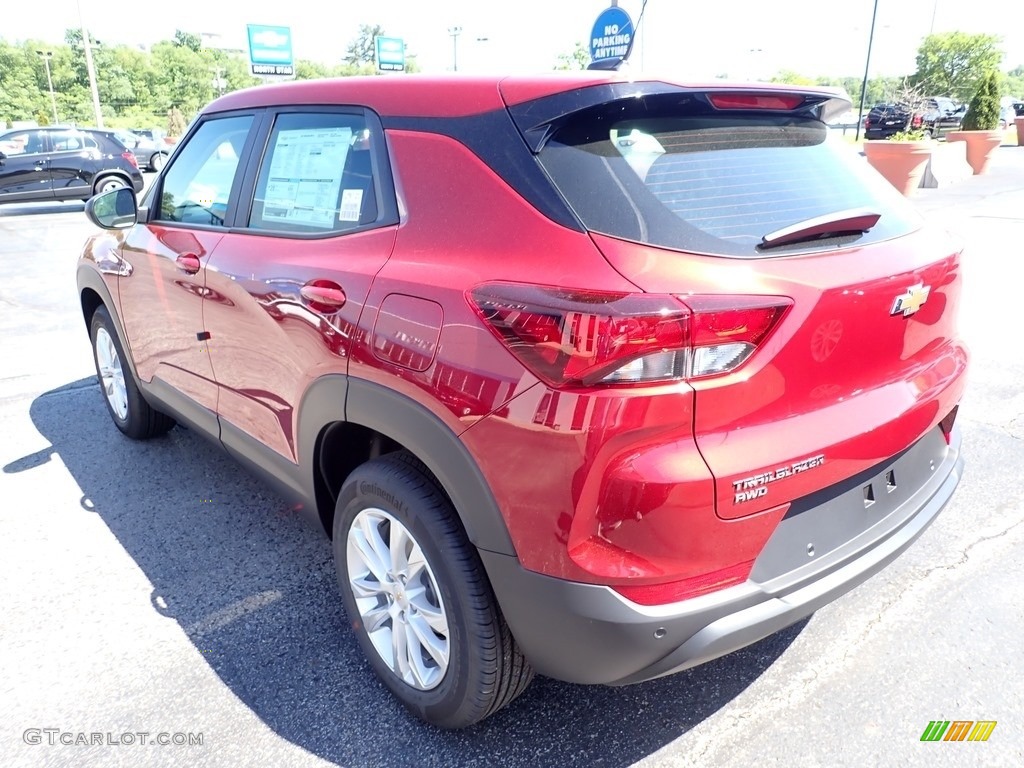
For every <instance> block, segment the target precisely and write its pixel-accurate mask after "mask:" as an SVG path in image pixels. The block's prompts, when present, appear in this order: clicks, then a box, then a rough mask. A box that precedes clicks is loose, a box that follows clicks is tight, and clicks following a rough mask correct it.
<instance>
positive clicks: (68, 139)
mask: <svg viewBox="0 0 1024 768" xmlns="http://www.w3.org/2000/svg"><path fill="white" fill-rule="evenodd" d="M50 145H51V151H50V155H49V163H50V166H49V167H50V177H51V179H52V183H53V194H54V197H57V198H60V199H65V198H72V199H78V198H83V197H89V196H90V194H91V192H92V182H93V176H94V174H95V172H96V171H97V170H98V169H99V167H100V165H101V162H102V158H103V153H102V151H101V150H100V147H99V145H98V144H97V142H96V139H95V138H94V137H92V136H90V135H89V134H87V133H85V132H83V131H75V130H66V131H51V132H50Z"/></svg>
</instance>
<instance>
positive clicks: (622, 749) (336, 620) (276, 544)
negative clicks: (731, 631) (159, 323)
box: [3, 379, 805, 767]
mask: <svg viewBox="0 0 1024 768" xmlns="http://www.w3.org/2000/svg"><path fill="white" fill-rule="evenodd" d="M31 416H32V420H33V422H34V424H35V426H36V428H37V429H38V430H39V432H40V433H41V434H42V435H44V436H45V437H46V438H47V439H48V440H49V441H50V443H51V444H52V449H46V450H43V451H37V452H35V453H33V454H31V455H28V456H24V457H22V458H20V459H17V460H16V461H13V462H11V463H10V464H8V465H6V466H5V467H3V471H4V472H6V473H15V472H29V471H32V470H33V469H34V468H36V467H38V466H40V465H41V464H43V463H45V462H47V461H49V460H50V458H51V456H52V455H53V454H57V455H59V457H60V459H61V460H62V461H63V462H64V464H65V466H66V467H67V468H68V470H69V471H70V472H71V474H72V476H73V478H74V479H75V481H76V482H77V483H78V485H79V487H80V488H81V489H82V492H83V494H84V496H83V497H82V500H81V505H82V509H83V514H98V515H100V517H102V518H103V521H104V522H105V524H106V525H107V526H108V527H109V529H110V531H111V532H112V533H113V534H114V535H115V536H117V538H118V540H119V542H120V543H121V545H122V546H123V547H124V548H125V550H126V551H127V552H128V554H129V555H130V556H131V557H132V558H133V559H134V561H135V562H136V563H137V564H138V565H139V567H141V568H142V569H143V571H144V572H145V574H146V576H147V577H148V578H149V580H150V581H151V583H152V584H153V585H154V591H153V594H152V596H151V604H152V606H153V609H154V611H156V612H158V613H159V614H161V615H163V616H166V617H168V618H169V619H173V620H174V621H176V622H177V623H178V624H179V625H180V626H181V628H182V629H183V630H184V631H185V633H186V634H187V635H188V637H189V638H190V640H191V641H192V642H193V643H194V644H195V646H196V648H197V649H198V650H199V651H200V652H202V654H203V658H204V659H205V660H206V661H207V663H208V664H209V665H210V667H211V668H212V669H213V671H214V672H216V674H217V675H218V676H219V677H220V678H221V680H223V682H224V683H225V684H226V685H227V686H228V687H229V688H230V689H231V691H232V692H233V693H234V694H235V695H236V696H237V697H238V698H239V699H240V700H241V701H243V702H244V703H245V705H246V706H248V707H249V708H250V709H251V710H252V711H253V712H254V713H255V714H256V715H257V716H258V717H259V718H261V719H262V720H263V721H264V722H265V723H266V724H267V725H268V726H269V727H270V728H271V729H273V730H274V731H275V732H276V733H277V734H279V735H280V736H282V737H283V738H285V739H288V740H289V741H291V742H293V743H294V744H296V745H298V746H300V747H302V748H303V749H306V750H308V751H309V752H311V753H313V754H315V755H317V756H319V757H321V758H323V759H325V760H329V761H332V762H335V763H338V764H341V765H346V766H355V765H372V766H385V765H402V766H405V765H416V766H432V765H438V766H441V765H445V766H447V765H460V766H474V765H479V766H485V765H486V766H495V765H500V766H504V767H508V766H537V765H565V766H626V765H629V764H631V763H633V762H635V761H637V760H639V759H641V758H643V757H645V756H646V755H649V754H651V753H652V752H654V751H656V750H658V749H659V748H661V747H663V746H665V745H666V744H668V743H669V742H671V741H672V740H674V739H676V738H678V737H679V736H680V735H681V734H683V733H685V732H686V731H688V730H690V729H691V728H693V727H694V726H696V725H697V724H699V723H700V722H701V721H702V720H704V719H705V718H707V717H708V716H710V715H711V714H713V713H714V712H715V711H717V710H718V709H719V708H720V707H722V706H723V705H725V704H726V703H728V702H729V701H730V700H731V699H733V698H734V697H735V696H737V695H738V694H739V693H741V692H742V691H743V690H744V689H745V688H746V687H747V686H748V685H750V684H751V683H752V682H753V681H754V680H756V679H757V678H758V677H759V676H760V675H761V673H762V672H764V671H765V670H766V669H767V668H768V667H769V666H770V665H771V664H772V663H773V662H774V661H775V659H776V658H778V657H779V656H780V655H781V654H782V652H783V651H785V649H786V648H787V647H788V646H789V644H790V643H791V642H792V641H793V640H794V639H795V638H796V637H797V635H798V634H799V633H800V631H801V629H802V627H803V626H804V623H805V622H804V623H801V624H798V625H796V626H794V627H791V628H790V629H788V630H786V631H784V632H781V633H779V634H777V635H774V636H772V637H769V638H767V639H765V640H763V641H762V642H760V643H758V644H756V645H754V646H752V647H750V648H747V649H745V650H743V651H740V652H738V653H735V654H732V655H731V656H728V657H726V658H724V659H720V660H718V661H715V662H711V663H709V664H705V665H704V666H701V667H698V668H696V669H693V670H689V671H687V672H683V673H680V674H678V675H674V676H672V677H668V678H663V679H661V680H655V681H652V682H649V683H644V684H640V685H635V686H631V687H627V688H603V687H584V686H574V685H568V684H565V683H560V682H556V681H554V680H549V679H544V678H538V679H537V680H536V681H535V682H534V683H533V685H532V686H531V687H530V689H529V690H528V691H527V692H526V694H525V695H524V696H523V697H522V698H520V699H519V700H518V701H516V702H515V703H513V704H512V706H511V707H509V708H508V709H506V710H504V711H502V712H500V713H498V714H497V715H495V716H494V717H492V718H491V719H489V720H487V721H486V722H484V723H482V724H481V725H478V726H476V727H474V728H471V729H468V730H465V731H461V732H442V731H438V730H435V729H432V728H430V727H428V726H426V725H424V724H422V723H420V721H418V720H416V719H414V718H413V717H412V716H410V715H407V714H406V712H405V710H403V709H402V708H401V706H400V705H398V704H397V703H396V702H395V701H394V700H393V699H392V698H391V696H390V695H389V694H388V693H387V691H386V690H385V688H384V687H383V686H382V685H381V684H380V683H378V682H377V680H376V678H375V677H374V676H373V673H372V671H371V670H370V669H369V667H368V666H367V665H366V664H365V663H364V662H363V660H362V657H361V655H360V652H359V649H358V647H357V645H356V643H355V639H354V637H352V635H351V633H350V632H349V631H348V630H347V628H346V621H345V616H344V612H343V609H342V604H341V600H340V597H339V596H338V592H337V584H336V582H335V575H334V566H333V564H332V562H331V548H330V545H329V543H328V541H327V539H326V538H325V537H324V536H323V535H322V533H321V532H320V531H317V530H314V529H313V528H312V527H311V526H309V525H307V524H306V523H305V522H303V521H302V520H301V519H299V518H298V517H297V516H296V515H294V514H293V513H291V512H289V510H288V509H287V508H286V507H285V505H284V502H283V501H282V500H280V499H279V498H278V497H276V496H275V495H274V494H273V493H272V492H270V491H269V490H268V489H267V488H266V487H265V486H264V485H263V484H262V483H261V482H260V481H258V480H256V479H254V478H253V477H251V476H249V475H248V474H247V473H246V472H245V471H244V470H242V469H241V468H240V467H238V466H237V465H236V464H235V463H234V462H233V461H232V460H231V459H229V458H228V457H227V456H226V455H224V454H223V453H222V452H221V451H220V450H218V449H217V448H216V447H215V446H213V445H212V444H210V443H208V442H207V441H206V440H204V439H202V438H200V437H199V436H197V435H195V434H192V433H190V432H188V431H186V430H184V429H182V428H180V427H178V428H175V429H174V430H172V431H171V432H170V433H169V434H168V435H167V436H166V437H163V438H160V439H157V440H154V441H151V442H148V443H133V442H131V441H129V440H127V439H125V438H123V437H122V436H121V435H120V433H118V432H117V431H116V430H115V429H114V427H113V425H112V424H111V423H110V421H109V417H108V416H107V413H106V409H105V407H104V405H103V402H102V399H101V395H100V392H99V390H98V387H96V386H95V383H94V380H92V379H83V380H81V381H76V382H73V383H70V384H68V385H66V386H64V387H60V388H58V389H54V390H51V391H49V392H47V393H45V394H43V395H40V396H39V397H37V398H36V399H35V400H34V401H33V403H32V406H31ZM175 693H176V692H175V691H173V690H170V691H168V695H174V694H175ZM199 711H201V710H200V709H197V712H199ZM201 726H202V723H197V724H196V727H201Z"/></svg>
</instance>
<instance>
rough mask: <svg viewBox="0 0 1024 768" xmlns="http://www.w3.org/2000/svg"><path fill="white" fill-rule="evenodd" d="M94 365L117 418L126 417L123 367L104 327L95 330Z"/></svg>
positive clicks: (126, 399)
mask: <svg viewBox="0 0 1024 768" xmlns="http://www.w3.org/2000/svg"><path fill="white" fill-rule="evenodd" d="M96 367H97V368H98V369H99V374H100V384H101V386H102V387H103V394H104V396H105V397H106V398H107V402H108V403H109V404H110V408H111V410H112V411H113V412H114V414H115V415H116V416H117V418H119V419H121V421H124V420H125V419H127V418H128V389H127V387H126V386H125V383H124V368H123V367H122V366H121V357H120V355H118V354H117V347H115V346H114V339H113V338H112V337H111V335H110V334H109V333H108V332H107V329H106V328H102V327H101V328H99V329H98V330H97V331H96Z"/></svg>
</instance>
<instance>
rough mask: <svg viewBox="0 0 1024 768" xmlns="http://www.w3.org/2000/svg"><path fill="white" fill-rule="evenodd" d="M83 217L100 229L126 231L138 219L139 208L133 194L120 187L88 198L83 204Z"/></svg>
mask: <svg viewBox="0 0 1024 768" xmlns="http://www.w3.org/2000/svg"><path fill="white" fill-rule="evenodd" d="M85 215H86V216H88V217H89V221H91V222H92V223H93V224H95V225H96V226H97V227H101V228H102V229H128V228H130V227H133V226H135V223H136V222H137V221H138V219H139V206H138V203H137V202H135V193H134V192H133V191H132V190H130V189H129V188H128V187H121V188H120V189H112V190H110V191H109V192H104V193H103V194H100V195H96V196H95V197H93V198H90V199H89V201H88V202H87V203H86V204H85Z"/></svg>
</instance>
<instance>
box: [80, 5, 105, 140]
mask: <svg viewBox="0 0 1024 768" xmlns="http://www.w3.org/2000/svg"><path fill="white" fill-rule="evenodd" d="M78 22H79V24H80V25H81V27H82V47H83V48H85V69H86V71H87V72H88V73H89V90H90V91H92V111H93V114H94V115H95V117H96V127H97V128H102V127H103V111H102V110H101V109H100V91H99V88H97V87H96V68H95V67H94V66H93V64H92V46H91V45H90V44H89V30H87V29H86V28H85V16H83V15H82V0H78Z"/></svg>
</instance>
